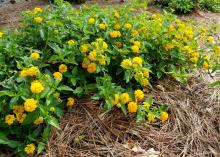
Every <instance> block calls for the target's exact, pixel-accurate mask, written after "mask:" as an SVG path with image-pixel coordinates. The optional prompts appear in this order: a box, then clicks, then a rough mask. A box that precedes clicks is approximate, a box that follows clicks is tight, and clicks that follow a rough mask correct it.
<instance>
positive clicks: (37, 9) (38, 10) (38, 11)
mask: <svg viewBox="0 0 220 157" xmlns="http://www.w3.org/2000/svg"><path fill="white" fill-rule="evenodd" d="M41 12H42V9H41V8H40V7H35V8H34V13H35V14H37V13H41Z"/></svg>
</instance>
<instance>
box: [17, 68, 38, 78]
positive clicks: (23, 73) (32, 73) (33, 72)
mask: <svg viewBox="0 0 220 157" xmlns="http://www.w3.org/2000/svg"><path fill="white" fill-rule="evenodd" d="M38 73H39V69H38V67H30V68H28V69H25V70H22V71H21V72H20V76H21V77H27V76H36V75H37V74H38Z"/></svg>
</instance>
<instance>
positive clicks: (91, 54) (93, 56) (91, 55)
mask: <svg viewBox="0 0 220 157" xmlns="http://www.w3.org/2000/svg"><path fill="white" fill-rule="evenodd" d="M96 56H97V52H96V51H95V50H93V51H91V52H90V53H89V56H88V58H89V59H90V60H91V61H93V60H94V59H95V57H96Z"/></svg>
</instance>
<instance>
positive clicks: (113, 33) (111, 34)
mask: <svg viewBox="0 0 220 157" xmlns="http://www.w3.org/2000/svg"><path fill="white" fill-rule="evenodd" d="M109 35H110V37H111V38H117V37H121V32H120V31H113V32H110V34H109Z"/></svg>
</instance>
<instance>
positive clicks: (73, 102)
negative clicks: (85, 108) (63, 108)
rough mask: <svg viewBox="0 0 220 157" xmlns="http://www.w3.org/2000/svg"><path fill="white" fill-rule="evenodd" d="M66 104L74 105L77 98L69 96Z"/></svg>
mask: <svg viewBox="0 0 220 157" xmlns="http://www.w3.org/2000/svg"><path fill="white" fill-rule="evenodd" d="M66 105H67V106H73V105H75V100H74V98H72V97H69V98H68V99H67V103H66Z"/></svg>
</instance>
